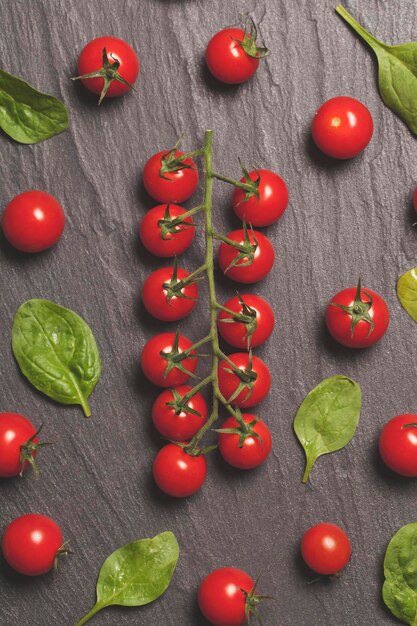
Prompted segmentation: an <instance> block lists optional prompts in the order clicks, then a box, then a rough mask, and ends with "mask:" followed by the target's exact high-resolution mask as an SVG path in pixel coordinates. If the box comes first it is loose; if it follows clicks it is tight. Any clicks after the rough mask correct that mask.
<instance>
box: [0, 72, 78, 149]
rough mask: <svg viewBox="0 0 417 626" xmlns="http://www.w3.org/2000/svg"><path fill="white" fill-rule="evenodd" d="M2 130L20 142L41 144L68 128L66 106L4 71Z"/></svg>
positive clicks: (0, 85)
mask: <svg viewBox="0 0 417 626" xmlns="http://www.w3.org/2000/svg"><path fill="white" fill-rule="evenodd" d="M0 128H1V129H2V130H4V132H5V133H7V134H8V135H9V136H10V137H11V138H12V139H14V140H15V141H19V142H20V143H26V144H31V143H39V141H43V140H44V139H48V138H49V137H53V136H54V135H57V134H58V133H62V131H64V130H66V129H67V128H68V111H67V109H66V107H65V105H64V104H63V103H62V102H61V101H60V100H58V99H57V98H54V96H49V95H48V94H45V93H42V92H40V91H37V90H36V89H34V88H33V87H31V86H30V85H29V84H28V83H26V82H25V81H24V80H21V79H20V78H17V77H16V76H12V75H11V74H8V73H7V72H5V71H3V70H0Z"/></svg>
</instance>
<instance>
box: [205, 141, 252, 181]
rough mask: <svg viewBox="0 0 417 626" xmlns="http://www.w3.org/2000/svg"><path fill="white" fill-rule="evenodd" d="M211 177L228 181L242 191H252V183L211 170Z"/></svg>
mask: <svg viewBox="0 0 417 626" xmlns="http://www.w3.org/2000/svg"><path fill="white" fill-rule="evenodd" d="M210 132H211V131H210ZM211 177H212V178H217V180H221V181H222V182H223V183H229V185H233V187H239V189H243V190H244V191H250V192H252V191H253V184H247V183H241V182H240V180H234V179H233V178H229V177H228V176H223V174H218V173H217V172H211Z"/></svg>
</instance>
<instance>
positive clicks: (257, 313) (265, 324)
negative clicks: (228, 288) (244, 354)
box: [218, 294, 275, 349]
mask: <svg viewBox="0 0 417 626" xmlns="http://www.w3.org/2000/svg"><path fill="white" fill-rule="evenodd" d="M242 302H243V304H242ZM224 306H225V308H226V309H229V311H233V312H235V313H237V314H238V315H246V316H249V317H248V323H242V322H239V321H224V320H232V319H233V318H232V316H231V314H230V313H227V312H226V311H220V313H219V315H218V328H219V332H220V334H221V336H222V337H223V339H224V340H225V341H227V343H229V344H230V345H231V346H234V347H235V348H242V349H244V348H248V345H249V346H250V347H251V348H256V347H257V346H260V345H261V344H263V343H264V342H265V341H266V340H267V339H268V337H269V336H270V335H271V333H272V331H273V329H274V324H275V316H274V312H273V310H272V308H271V306H270V305H269V304H268V302H267V301H266V300H264V299H263V298H261V297H260V296H257V295H255V294H244V295H243V296H235V297H234V298H231V299H230V300H228V301H227V302H226V304H225V305H224ZM249 320H251V321H249ZM248 338H249V344H248Z"/></svg>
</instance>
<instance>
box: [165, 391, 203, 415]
mask: <svg viewBox="0 0 417 626" xmlns="http://www.w3.org/2000/svg"><path fill="white" fill-rule="evenodd" d="M171 392H172V395H173V398H174V399H173V401H172V402H167V406H170V407H172V408H173V409H174V412H175V415H181V413H183V412H187V413H192V414H193V415H198V417H201V413H200V411H197V410H196V409H194V408H193V407H192V406H190V405H189V404H188V402H189V401H190V399H191V397H192V396H191V395H190V394H185V396H182V395H181V394H180V393H178V391H177V390H176V389H175V387H174V388H172V389H171Z"/></svg>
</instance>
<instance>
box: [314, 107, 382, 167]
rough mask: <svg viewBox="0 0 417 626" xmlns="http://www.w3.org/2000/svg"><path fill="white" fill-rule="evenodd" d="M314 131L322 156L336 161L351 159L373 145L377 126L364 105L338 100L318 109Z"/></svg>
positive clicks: (315, 140)
mask: <svg viewBox="0 0 417 626" xmlns="http://www.w3.org/2000/svg"><path fill="white" fill-rule="evenodd" d="M311 130H312V134H313V139H314V142H315V144H316V145H317V147H318V148H319V149H320V150H321V151H322V152H324V153H325V154H327V155H328V156H331V157H333V158H335V159H351V158H353V157H355V156H356V155H358V154H359V153H360V152H362V150H364V149H365V148H366V146H367V145H368V143H369V142H370V141H371V138H372V134H373V132H374V124H373V121H372V115H371V114H370V112H369V110H368V109H367V108H366V106H365V105H364V104H362V102H359V100H356V99H355V98H349V97H348V96H339V97H337V98H331V99H330V100H327V102H325V103H324V104H323V105H322V106H321V107H320V108H319V109H318V111H317V113H316V114H315V116H314V119H313V124H312V127H311Z"/></svg>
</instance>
